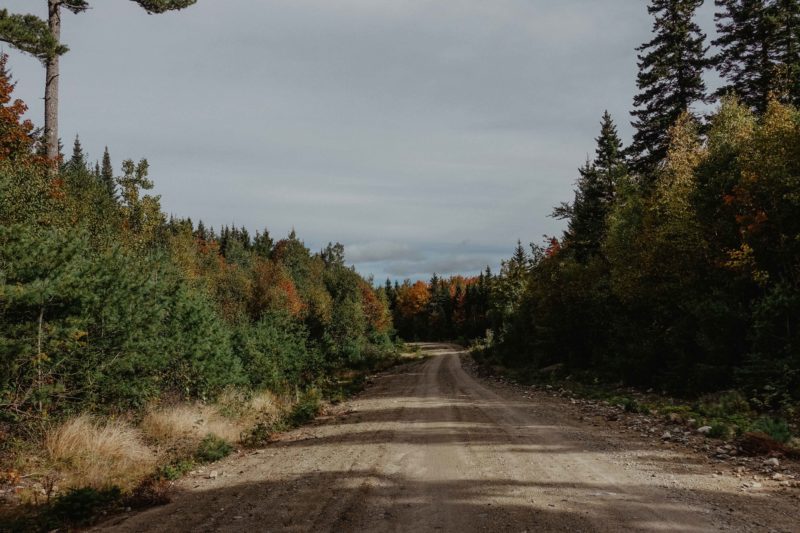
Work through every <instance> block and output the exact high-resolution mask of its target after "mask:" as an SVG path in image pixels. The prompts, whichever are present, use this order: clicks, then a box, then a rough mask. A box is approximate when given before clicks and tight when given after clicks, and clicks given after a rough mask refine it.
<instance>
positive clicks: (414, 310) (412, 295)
mask: <svg viewBox="0 0 800 533" xmlns="http://www.w3.org/2000/svg"><path fill="white" fill-rule="evenodd" d="M430 298H431V294H430V290H429V289H428V284H427V283H425V282H424V281H418V282H416V283H414V284H413V285H408V286H405V285H404V286H402V287H400V289H399V290H398V292H397V311H398V312H399V313H400V315H401V316H403V317H404V318H412V317H414V316H416V315H418V314H420V313H422V312H423V311H424V310H425V306H426V305H428V301H429V300H430Z"/></svg>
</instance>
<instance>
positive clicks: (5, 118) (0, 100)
mask: <svg viewBox="0 0 800 533" xmlns="http://www.w3.org/2000/svg"><path fill="white" fill-rule="evenodd" d="M7 62H8V55H7V54H0V161H2V160H4V159H13V160H19V159H23V158H25V159H30V160H31V161H34V160H36V159H39V158H35V157H34V156H33V148H34V137H33V123H32V122H31V121H30V120H23V119H22V115H24V114H25V112H26V111H27V110H28V106H27V105H25V102H23V101H22V100H19V99H16V100H15V99H13V98H12V94H13V93H14V87H15V86H16V84H15V83H14V82H12V81H11V77H10V76H9V74H8V70H7Z"/></svg>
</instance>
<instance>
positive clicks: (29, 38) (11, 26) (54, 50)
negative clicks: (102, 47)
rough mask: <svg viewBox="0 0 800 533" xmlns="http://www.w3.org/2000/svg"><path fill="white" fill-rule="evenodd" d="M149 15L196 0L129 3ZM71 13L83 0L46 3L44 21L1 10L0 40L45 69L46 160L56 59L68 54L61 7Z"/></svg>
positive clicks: (54, 141)
mask: <svg viewBox="0 0 800 533" xmlns="http://www.w3.org/2000/svg"><path fill="white" fill-rule="evenodd" d="M132 1H134V2H136V3H137V4H139V5H140V6H141V7H142V8H144V9H145V10H146V11H147V12H148V13H164V12H166V11H171V10H176V9H183V8H185V7H189V6H190V5H192V4H194V3H195V2H197V0H132ZM62 7H63V8H65V9H67V10H68V11H71V12H72V13H75V14H78V13H83V12H84V11H86V10H88V9H89V7H90V6H89V3H88V2H87V1H86V0H47V20H43V19H40V18H39V17H37V16H36V15H19V14H10V13H9V12H8V10H7V9H2V10H0V41H1V42H6V43H8V44H10V45H11V46H13V47H14V48H16V49H17V50H19V51H21V52H24V53H27V54H30V55H32V56H34V57H35V58H37V59H38V60H39V61H41V62H42V64H43V65H44V66H45V69H46V73H45V90H44V108H45V109H44V137H45V146H46V149H47V157H48V158H49V159H50V160H56V159H57V158H58V156H59V153H60V152H59V149H58V82H59V78H60V67H59V59H60V57H61V56H62V55H64V54H65V53H67V52H68V51H69V48H68V47H67V46H65V45H64V44H62V43H61V8H62Z"/></svg>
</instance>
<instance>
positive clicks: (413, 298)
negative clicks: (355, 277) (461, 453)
mask: <svg viewBox="0 0 800 533" xmlns="http://www.w3.org/2000/svg"><path fill="white" fill-rule="evenodd" d="M701 4H702V2H701V1H700V0H680V1H674V0H655V1H653V2H652V3H651V5H650V7H649V11H650V14H651V15H652V16H653V20H654V23H653V38H652V40H651V41H649V42H646V43H644V44H642V45H641V46H640V47H639V48H638V49H637V50H638V52H639V63H638V67H639V74H638V76H637V79H636V83H637V87H638V90H639V92H638V94H637V95H636V97H635V99H634V102H633V111H632V113H631V115H632V120H633V122H632V124H633V126H634V130H635V134H634V137H633V142H632V143H631V144H630V146H623V143H622V141H621V139H620V136H619V134H618V132H617V127H616V125H615V123H614V120H613V119H612V117H611V116H610V115H609V114H608V113H605V114H602V117H601V120H600V129H599V133H598V136H597V138H596V139H595V149H594V154H593V155H592V156H591V157H589V158H588V159H587V161H586V162H585V163H583V164H582V165H581V166H580V168H579V169H578V173H577V180H576V188H575V196H574V198H573V199H571V200H570V201H568V202H564V203H562V204H561V205H559V206H557V207H555V209H554V211H553V213H552V216H554V217H556V218H559V219H562V220H564V221H565V222H566V225H567V229H566V230H565V231H564V234H563V235H561V236H559V237H550V238H546V239H545V241H544V243H542V244H539V243H534V244H531V246H530V247H529V248H527V249H526V247H524V246H523V245H522V244H521V243H520V244H518V246H517V248H516V250H515V251H514V253H513V255H512V257H510V258H509V259H508V260H506V261H504V262H503V264H502V268H501V270H500V272H498V273H497V274H493V273H492V272H491V271H488V270H487V271H486V272H485V273H483V274H481V275H480V276H479V277H477V278H471V279H464V278H461V277H455V278H451V279H441V278H440V277H438V276H434V277H433V279H431V280H430V282H429V283H424V282H419V283H416V284H413V285H412V284H411V283H408V282H407V283H405V284H392V283H391V282H387V285H386V288H385V290H386V293H387V296H388V299H389V302H390V304H391V305H392V309H393V313H394V318H395V323H396V324H397V328H398V330H399V332H400V333H401V334H402V335H403V336H405V337H408V338H414V337H417V338H433V339H458V338H460V339H462V340H480V342H479V346H480V348H481V351H482V353H483V357H485V358H486V359H487V360H489V361H495V362H497V363H500V364H503V365H505V366H507V367H510V368H515V369H520V370H523V371H525V372H527V373H528V374H529V375H536V371H537V370H538V369H541V368H553V365H558V366H557V368H560V369H561V373H562V375H563V376H569V375H572V376H575V377H581V378H582V379H584V380H587V381H592V380H601V381H603V382H606V383H621V384H624V385H628V386H636V387H639V388H642V389H648V388H653V389H656V390H663V391H666V392H668V393H671V394H677V395H680V396H683V397H687V398H691V397H696V396H698V395H700V394H703V393H712V392H718V391H723V390H729V389H735V390H737V391H739V392H740V393H741V394H742V395H743V396H744V398H746V399H747V401H749V402H750V404H751V405H752V406H753V407H756V408H758V409H761V410H765V411H775V412H780V413H782V414H783V416H786V417H789V418H790V419H791V418H795V417H796V416H797V413H798V411H797V409H796V406H797V405H798V402H800V216H798V215H800V111H799V110H798V107H797V106H798V104H800V3H798V2H796V1H780V0H770V1H760V2H741V1H736V0H718V1H717V2H716V6H717V14H716V17H715V19H716V24H717V38H716V39H715V40H713V42H709V41H708V39H707V37H706V36H705V35H704V34H703V32H702V31H701V30H700V28H699V27H698V26H697V24H696V23H695V22H694V16H695V12H696V10H697V9H698V8H699V7H700V5H701ZM709 45H713V50H714V51H713V52H711V51H710V50H711V48H710V47H709ZM708 73H718V74H719V75H720V76H721V78H722V79H723V80H724V83H723V85H722V86H721V87H719V89H717V90H716V91H713V92H712V91H709V90H708V89H707V88H706V84H705V82H704V75H705V74H708ZM532 216H534V215H532Z"/></svg>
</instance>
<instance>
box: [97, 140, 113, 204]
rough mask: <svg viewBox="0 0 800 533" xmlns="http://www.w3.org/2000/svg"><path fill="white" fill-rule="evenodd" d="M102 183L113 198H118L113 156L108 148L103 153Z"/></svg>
mask: <svg viewBox="0 0 800 533" xmlns="http://www.w3.org/2000/svg"><path fill="white" fill-rule="evenodd" d="M100 183H102V184H103V186H104V187H105V189H106V191H108V195H109V196H110V197H111V198H116V197H117V184H116V181H115V180H114V166H113V165H112V164H111V156H110V155H109V153H108V146H106V148H105V150H104V151H103V164H102V166H101V167H100Z"/></svg>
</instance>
